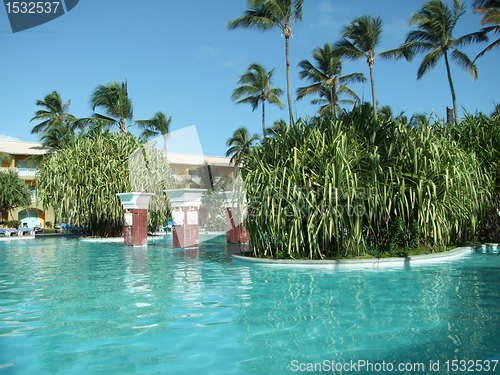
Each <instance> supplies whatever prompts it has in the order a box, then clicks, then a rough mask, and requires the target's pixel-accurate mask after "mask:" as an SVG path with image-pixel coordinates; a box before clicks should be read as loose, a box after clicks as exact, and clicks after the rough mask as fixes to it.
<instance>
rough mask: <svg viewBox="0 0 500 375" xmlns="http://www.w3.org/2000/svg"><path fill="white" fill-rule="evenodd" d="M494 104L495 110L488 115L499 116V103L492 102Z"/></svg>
mask: <svg viewBox="0 0 500 375" xmlns="http://www.w3.org/2000/svg"><path fill="white" fill-rule="evenodd" d="M493 104H494V105H495V110H494V111H493V112H491V115H490V117H500V103H493Z"/></svg>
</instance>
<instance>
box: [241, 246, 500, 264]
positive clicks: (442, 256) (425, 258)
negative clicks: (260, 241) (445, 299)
mask: <svg viewBox="0 0 500 375" xmlns="http://www.w3.org/2000/svg"><path fill="white" fill-rule="evenodd" d="M486 248H498V244H484V245H474V246H464V247H459V248H456V249H453V250H450V251H446V252H442V253H436V254H425V255H413V256H409V257H406V258H377V259H340V260H290V259H279V260H278V259H261V258H252V257H246V256H242V255H237V254H232V259H233V260H235V261H237V262H241V263H247V264H248V263H249V264H255V265H259V266H271V267H290V268H329V269H370V268H375V269H376V268H385V267H407V266H411V265H415V264H423V263H440V262H443V261H448V260H452V259H456V258H460V257H462V256H464V255H466V254H469V253H471V252H473V251H475V250H479V249H486Z"/></svg>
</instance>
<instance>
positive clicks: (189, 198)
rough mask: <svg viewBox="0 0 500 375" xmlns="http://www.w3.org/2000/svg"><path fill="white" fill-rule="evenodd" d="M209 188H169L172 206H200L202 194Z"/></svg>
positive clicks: (166, 191) (167, 191)
mask: <svg viewBox="0 0 500 375" xmlns="http://www.w3.org/2000/svg"><path fill="white" fill-rule="evenodd" d="M205 191H207V189H169V190H165V193H167V194H168V196H169V197H170V206H171V207H188V206H190V207H200V204H201V196H202V195H203V193H204V192H205Z"/></svg>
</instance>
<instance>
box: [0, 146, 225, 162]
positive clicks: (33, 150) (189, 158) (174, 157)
mask: <svg viewBox="0 0 500 375" xmlns="http://www.w3.org/2000/svg"><path fill="white" fill-rule="evenodd" d="M0 151H2V152H6V153H8V154H11V155H45V154H48V153H50V150H49V149H47V148H43V147H42V144H41V143H37V142H21V141H3V140H0ZM167 159H168V160H169V161H170V163H171V164H185V165H205V164H209V165H213V166H217V167H232V166H233V164H232V163H231V162H230V160H231V159H230V158H225V157H222V156H204V155H191V154H174V153H170V152H169V153H167Z"/></svg>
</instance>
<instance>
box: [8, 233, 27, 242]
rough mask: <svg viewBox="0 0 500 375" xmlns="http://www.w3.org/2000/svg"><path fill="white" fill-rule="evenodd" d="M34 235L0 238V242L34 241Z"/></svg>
mask: <svg viewBox="0 0 500 375" xmlns="http://www.w3.org/2000/svg"><path fill="white" fill-rule="evenodd" d="M34 239H35V235H29V234H27V235H25V236H7V237H0V241H5V242H10V241H16V240H21V241H22V240H34Z"/></svg>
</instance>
